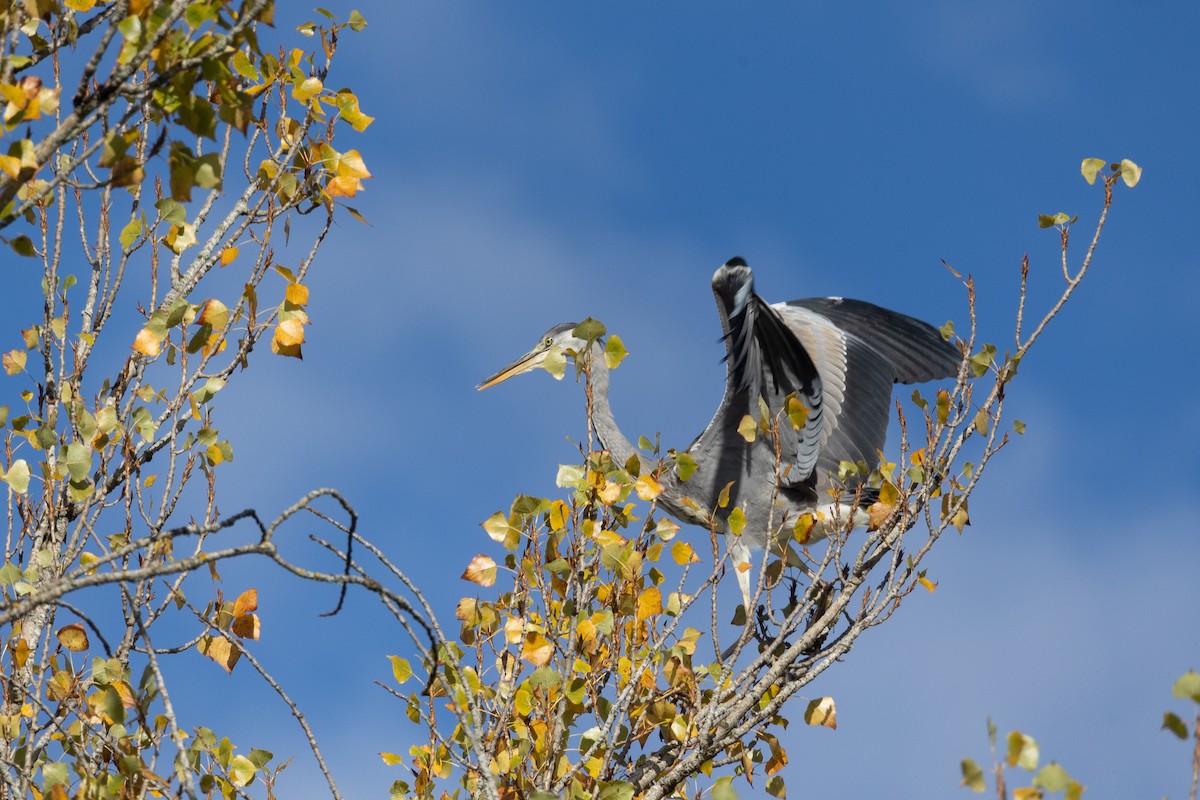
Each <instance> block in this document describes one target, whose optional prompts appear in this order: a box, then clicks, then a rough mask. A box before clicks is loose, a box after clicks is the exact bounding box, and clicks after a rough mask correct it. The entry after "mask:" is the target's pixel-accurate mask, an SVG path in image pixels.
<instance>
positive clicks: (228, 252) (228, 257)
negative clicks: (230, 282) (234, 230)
mask: <svg viewBox="0 0 1200 800" xmlns="http://www.w3.org/2000/svg"><path fill="white" fill-rule="evenodd" d="M237 257H238V249H237V248H236V247H226V248H225V249H224V250H222V251H221V266H222V267H228V266H229V265H230V264H232V263H233V260H234V259H235V258H237Z"/></svg>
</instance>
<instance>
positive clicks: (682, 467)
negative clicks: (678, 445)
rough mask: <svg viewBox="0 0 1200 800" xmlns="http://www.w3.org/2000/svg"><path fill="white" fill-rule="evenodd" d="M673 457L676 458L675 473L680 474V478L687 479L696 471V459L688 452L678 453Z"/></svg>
mask: <svg viewBox="0 0 1200 800" xmlns="http://www.w3.org/2000/svg"><path fill="white" fill-rule="evenodd" d="M673 458H674V460H675V474H676V475H678V476H679V480H681V481H686V480H687V479H688V478H690V477H692V475H694V474H695V473H696V459H694V458H692V457H691V456H690V455H688V454H687V453H676V454H675V455H674V456H673Z"/></svg>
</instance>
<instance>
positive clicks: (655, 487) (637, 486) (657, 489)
mask: <svg viewBox="0 0 1200 800" xmlns="http://www.w3.org/2000/svg"><path fill="white" fill-rule="evenodd" d="M22 355H24V353H22ZM633 489H634V491H635V492H637V496H638V497H640V498H642V499H643V500H653V499H654V498H656V497H658V496H659V495H660V494H662V493H663V487H662V484H660V483H659V482H658V481H656V480H654V478H651V477H650V476H649V475H642V476H641V477H639V478H638V479H637V482H636V483H634V484H633Z"/></svg>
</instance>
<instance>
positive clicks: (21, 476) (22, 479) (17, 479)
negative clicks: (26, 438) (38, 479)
mask: <svg viewBox="0 0 1200 800" xmlns="http://www.w3.org/2000/svg"><path fill="white" fill-rule="evenodd" d="M4 482H5V483H7V484H8V485H9V486H11V487H12V490H13V491H14V492H16V493H17V494H25V492H26V491H28V490H29V465H28V464H27V463H25V459H23V458H18V459H17V460H16V461H14V462H13V463H12V466H11V467H9V468H8V472H6V473H4Z"/></svg>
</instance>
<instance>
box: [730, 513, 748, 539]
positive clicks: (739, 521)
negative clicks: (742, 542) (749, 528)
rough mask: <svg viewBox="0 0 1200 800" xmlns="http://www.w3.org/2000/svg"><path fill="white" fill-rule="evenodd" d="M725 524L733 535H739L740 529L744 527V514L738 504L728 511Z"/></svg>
mask: <svg viewBox="0 0 1200 800" xmlns="http://www.w3.org/2000/svg"><path fill="white" fill-rule="evenodd" d="M727 524H728V525H729V532H730V533H732V534H733V535H734V536H741V534H742V531H743V530H745V528H746V514H745V513H744V512H743V511H742V509H741V507H740V506H739V507H737V508H734V509H733V511H730V512H729V519H728V520H727Z"/></svg>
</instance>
